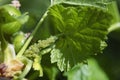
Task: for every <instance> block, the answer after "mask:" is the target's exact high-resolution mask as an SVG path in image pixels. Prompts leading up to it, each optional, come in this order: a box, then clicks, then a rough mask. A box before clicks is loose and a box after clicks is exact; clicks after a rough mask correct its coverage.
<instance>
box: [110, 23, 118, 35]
mask: <svg viewBox="0 0 120 80" xmlns="http://www.w3.org/2000/svg"><path fill="white" fill-rule="evenodd" d="M117 29H120V23H116V24H113V25H111V27H110V28H109V29H108V32H109V33H110V32H112V31H115V30H117Z"/></svg>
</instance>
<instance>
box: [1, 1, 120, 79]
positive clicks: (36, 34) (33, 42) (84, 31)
mask: <svg viewBox="0 0 120 80" xmlns="http://www.w3.org/2000/svg"><path fill="white" fill-rule="evenodd" d="M9 1H10V0H8V1H6V0H4V1H3V0H0V76H1V75H3V72H5V73H6V72H8V73H10V75H11V76H10V77H13V80H25V77H26V78H28V79H30V80H36V79H37V77H38V80H40V79H42V80H46V79H49V80H56V79H57V78H58V77H61V76H62V75H60V74H62V73H61V72H59V70H60V71H63V72H65V74H64V75H65V76H67V77H68V80H108V78H107V77H106V75H105V73H104V72H103V71H102V70H101V68H100V67H99V65H98V64H97V62H96V61H95V60H94V59H88V58H89V57H91V56H93V55H97V54H99V53H102V52H103V50H104V49H105V47H106V46H107V44H106V40H108V39H107V34H108V33H110V32H111V31H113V29H114V28H115V26H116V25H118V26H119V14H118V10H117V6H116V3H114V2H112V1H113V0H51V5H50V1H49V0H44V1H41V0H39V1H37V0H33V1H31V3H32V4H28V2H29V0H20V2H21V5H22V6H21V8H20V11H21V12H24V13H23V14H21V12H20V11H19V10H18V9H16V8H15V7H13V6H10V5H4V4H5V3H8V2H9ZM26 4H27V5H26ZM26 11H27V12H26ZM113 12H115V14H114V13H113ZM28 14H29V16H30V17H29V16H28ZM42 15H43V16H42ZM39 18H40V20H39ZM28 19H29V20H28ZM38 20H39V21H38ZM27 21H28V22H27ZM26 22H27V24H26V25H24V24H25V23H26ZM35 25H36V26H35ZM34 26H35V27H34ZM18 31H19V32H24V33H22V34H20V33H18V34H19V35H18V36H17V37H14V35H16V32H18ZM28 31H30V32H28ZM25 32H27V33H30V35H29V37H25ZM50 36H51V37H50ZM48 37H49V38H48ZM11 39H13V40H11ZM13 45H14V47H13ZM108 46H109V45H108ZM14 49H15V50H14ZM99 55H100V54H99ZM3 58H4V59H3ZM87 60H88V65H87V64H85V62H86V61H87ZM11 62H13V63H14V62H15V64H21V65H22V66H21V68H20V69H19V70H17V71H13V70H14V69H12V67H13V68H14V67H15V69H17V68H19V67H20V65H17V66H16V65H14V64H11ZM103 62H104V61H103ZM3 64H4V65H5V68H6V66H7V68H6V69H10V68H11V70H10V71H7V70H5V71H3V70H4V68H1V66H2V65H3ZM56 64H57V67H58V68H59V69H57V68H56V66H55V65H56ZM66 71H68V72H66ZM16 72H17V73H16ZM43 73H45V74H44V75H43ZM5 77H6V75H5ZM62 80H63V76H62ZM65 80H66V78H65Z"/></svg>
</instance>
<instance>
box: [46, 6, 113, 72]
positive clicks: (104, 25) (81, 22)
mask: <svg viewBox="0 0 120 80" xmlns="http://www.w3.org/2000/svg"><path fill="white" fill-rule="evenodd" d="M48 16H49V19H50V27H51V28H52V29H53V30H52V34H54V35H58V36H59V38H58V40H57V42H56V48H57V49H59V50H60V51H55V52H54V53H52V52H51V53H52V55H54V57H51V58H56V59H57V56H59V58H58V59H57V61H56V59H52V60H53V61H52V62H58V63H57V64H58V66H59V68H60V70H61V71H63V70H69V69H70V68H71V67H73V66H74V65H76V64H78V63H79V62H83V61H84V60H85V59H86V58H88V57H89V56H90V55H96V54H98V53H101V51H102V50H103V49H104V48H105V47H106V44H105V42H104V41H105V40H106V35H107V29H108V28H109V27H110V24H111V23H110V21H111V19H112V17H111V15H110V14H109V13H107V12H106V11H105V10H104V9H102V8H100V7H95V6H88V5H86V6H85V5H84V6H83V5H77V6H74V5H71V6H67V5H64V4H63V5H61V4H60V5H54V6H52V7H51V8H50V9H49V13H48ZM57 52H58V53H57ZM57 54H58V55H57ZM55 55H56V56H55ZM60 55H61V56H60ZM54 60H55V61H54Z"/></svg>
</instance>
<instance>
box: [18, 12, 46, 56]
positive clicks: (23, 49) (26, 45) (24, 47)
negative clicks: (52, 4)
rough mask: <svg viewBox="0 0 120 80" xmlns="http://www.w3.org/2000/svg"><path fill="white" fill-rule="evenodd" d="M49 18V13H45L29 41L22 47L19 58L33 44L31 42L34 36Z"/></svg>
mask: <svg viewBox="0 0 120 80" xmlns="http://www.w3.org/2000/svg"><path fill="white" fill-rule="evenodd" d="M46 17H47V11H46V12H45V13H44V15H43V16H42V18H41V19H40V20H39V22H38V24H37V25H36V27H35V29H34V31H33V32H32V33H31V35H30V37H29V38H28V39H27V41H26V42H25V44H24V46H23V47H22V49H21V50H20V51H19V53H18V54H17V57H20V56H22V54H23V53H24V51H25V50H26V48H27V47H28V45H29V43H30V42H31V40H32V39H33V37H34V35H35V34H36V32H37V30H38V29H39V27H40V26H41V24H42V23H43V21H44V19H45V18H46Z"/></svg>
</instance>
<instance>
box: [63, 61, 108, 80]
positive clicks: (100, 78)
mask: <svg viewBox="0 0 120 80" xmlns="http://www.w3.org/2000/svg"><path fill="white" fill-rule="evenodd" d="M64 75H65V76H67V77H68V80H109V79H108V77H107V75H106V74H105V73H104V71H103V70H102V69H101V68H100V67H99V65H98V63H97V62H96V60H95V59H88V65H87V64H78V65H76V66H75V67H74V68H73V69H71V71H68V72H66V73H65V74H64Z"/></svg>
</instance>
